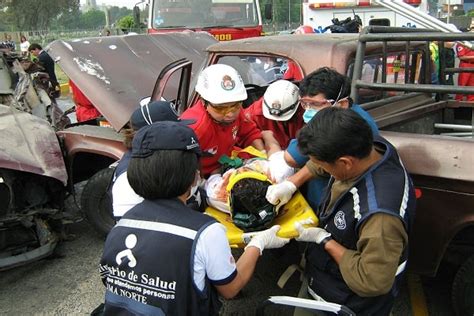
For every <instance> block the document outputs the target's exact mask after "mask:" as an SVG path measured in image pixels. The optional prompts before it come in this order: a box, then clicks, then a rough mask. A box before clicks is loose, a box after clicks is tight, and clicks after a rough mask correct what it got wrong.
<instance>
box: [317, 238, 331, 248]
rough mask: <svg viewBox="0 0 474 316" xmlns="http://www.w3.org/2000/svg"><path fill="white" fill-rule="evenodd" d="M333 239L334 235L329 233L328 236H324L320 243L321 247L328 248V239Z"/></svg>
mask: <svg viewBox="0 0 474 316" xmlns="http://www.w3.org/2000/svg"><path fill="white" fill-rule="evenodd" d="M330 240H332V236H331V235H329V236H327V237H326V238H324V239H323V240H321V242H320V243H319V244H320V245H321V247H323V249H326V244H327V243H328V241H330Z"/></svg>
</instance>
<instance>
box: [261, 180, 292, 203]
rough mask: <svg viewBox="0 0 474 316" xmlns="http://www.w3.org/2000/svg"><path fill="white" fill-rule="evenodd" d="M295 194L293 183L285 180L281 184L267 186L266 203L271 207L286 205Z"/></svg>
mask: <svg viewBox="0 0 474 316" xmlns="http://www.w3.org/2000/svg"><path fill="white" fill-rule="evenodd" d="M295 192H296V186H295V185H294V183H293V182H291V181H288V180H285V181H283V182H282V183H278V184H274V185H271V186H269V187H268V189H267V194H266V195H265V197H266V198H267V200H268V202H270V203H272V204H273V205H277V204H278V205H283V204H286V203H288V201H289V200H290V199H291V197H292V196H293V193H295Z"/></svg>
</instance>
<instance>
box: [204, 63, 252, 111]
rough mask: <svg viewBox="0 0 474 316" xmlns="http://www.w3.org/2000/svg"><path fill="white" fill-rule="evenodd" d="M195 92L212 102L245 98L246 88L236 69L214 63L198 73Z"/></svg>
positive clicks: (225, 101)
mask: <svg viewBox="0 0 474 316" xmlns="http://www.w3.org/2000/svg"><path fill="white" fill-rule="evenodd" d="M196 92H197V93H199V94H200V95H201V97H202V98H203V99H204V100H206V101H208V102H211V103H213V104H222V103H228V102H237V101H244V100H245V99H247V90H246V89H245V86H244V82H243V80H242V77H241V76H240V75H239V73H238V72H237V70H235V69H234V68H232V67H231V66H228V65H224V64H215V65H211V66H209V67H207V68H206V69H204V70H203V71H202V72H201V73H200V74H199V77H198V80H197V83H196Z"/></svg>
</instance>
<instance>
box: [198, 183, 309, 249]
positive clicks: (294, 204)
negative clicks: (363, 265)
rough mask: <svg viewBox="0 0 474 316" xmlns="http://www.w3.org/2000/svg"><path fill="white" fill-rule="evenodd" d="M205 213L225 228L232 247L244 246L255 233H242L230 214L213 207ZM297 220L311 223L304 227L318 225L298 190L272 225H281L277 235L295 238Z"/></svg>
mask: <svg viewBox="0 0 474 316" xmlns="http://www.w3.org/2000/svg"><path fill="white" fill-rule="evenodd" d="M205 213H206V214H208V215H210V216H212V217H214V218H215V219H216V220H218V221H219V222H220V223H221V224H223V225H224V226H225V227H226V228H227V238H228V239H229V244H230V246H231V247H233V248H243V247H245V245H246V244H247V243H248V242H249V241H250V240H251V238H252V236H253V235H254V234H255V232H251V233H244V232H243V231H242V230H241V229H239V228H237V226H235V225H234V223H233V222H232V218H231V217H230V214H227V213H224V212H221V211H219V210H217V209H215V208H213V207H208V208H207V209H206V212H205ZM297 221H303V222H308V223H311V224H305V225H303V226H305V227H309V226H317V225H318V218H317V217H316V215H315V214H314V211H313V209H312V208H311V206H309V204H308V202H306V199H305V198H304V197H303V195H302V194H301V193H300V192H299V191H298V192H296V193H295V195H293V197H292V198H291V200H290V201H289V202H288V203H286V205H284V206H283V207H282V208H281V209H280V211H279V212H278V216H277V217H276V218H275V220H274V221H273V225H280V226H281V228H280V231H279V232H278V236H280V237H284V238H295V237H298V232H297V230H296V229H295V222H297Z"/></svg>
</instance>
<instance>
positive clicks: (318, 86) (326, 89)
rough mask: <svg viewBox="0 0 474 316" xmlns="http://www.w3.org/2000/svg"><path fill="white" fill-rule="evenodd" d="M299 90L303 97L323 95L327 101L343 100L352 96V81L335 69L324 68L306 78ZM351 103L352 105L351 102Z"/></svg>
mask: <svg viewBox="0 0 474 316" xmlns="http://www.w3.org/2000/svg"><path fill="white" fill-rule="evenodd" d="M299 88H300V96H302V97H304V96H310V97H313V96H315V95H317V94H319V93H322V94H324V95H325V96H326V98H327V99H333V100H336V99H338V96H339V99H342V98H345V97H348V96H349V95H350V93H351V80H350V79H349V77H347V76H344V75H341V74H340V73H338V72H337V71H336V70H334V69H331V68H328V67H322V68H319V69H317V70H315V71H313V72H312V73H310V74H309V75H307V76H306V77H304V78H303V80H301V83H300V86H299ZM339 93H340V94H339ZM349 102H350V104H352V101H351V100H349Z"/></svg>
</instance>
